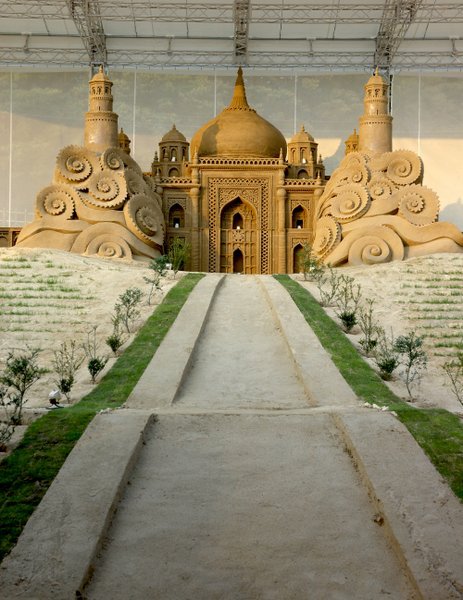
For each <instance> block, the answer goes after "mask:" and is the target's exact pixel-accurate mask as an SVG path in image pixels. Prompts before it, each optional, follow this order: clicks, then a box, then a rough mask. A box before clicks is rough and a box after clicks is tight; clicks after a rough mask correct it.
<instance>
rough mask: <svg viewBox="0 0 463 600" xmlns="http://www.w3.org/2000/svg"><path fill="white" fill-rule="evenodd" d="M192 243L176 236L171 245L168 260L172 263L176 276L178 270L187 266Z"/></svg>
mask: <svg viewBox="0 0 463 600" xmlns="http://www.w3.org/2000/svg"><path fill="white" fill-rule="evenodd" d="M190 252H191V245H190V244H189V243H188V242H187V241H185V240H184V239H182V238H174V239H173V240H172V241H171V243H170V246H169V252H168V253H167V258H168V262H170V263H171V265H172V271H173V272H174V277H175V276H176V275H177V273H178V271H179V270H180V269H182V268H185V265H186V263H187V262H188V260H189V258H190Z"/></svg>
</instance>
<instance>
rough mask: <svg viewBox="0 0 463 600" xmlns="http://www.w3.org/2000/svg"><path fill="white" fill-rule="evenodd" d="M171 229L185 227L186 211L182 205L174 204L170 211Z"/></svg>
mask: <svg viewBox="0 0 463 600" xmlns="http://www.w3.org/2000/svg"><path fill="white" fill-rule="evenodd" d="M169 227H175V229H179V228H180V227H185V211H184V210H183V208H182V207H181V206H180V204H174V205H173V206H172V208H171V209H170V210H169Z"/></svg>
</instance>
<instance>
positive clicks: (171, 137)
mask: <svg viewBox="0 0 463 600" xmlns="http://www.w3.org/2000/svg"><path fill="white" fill-rule="evenodd" d="M161 142H186V137H185V136H184V135H183V133H182V132H181V131H179V130H178V129H177V127H176V126H175V123H174V124H173V125H172V129H171V130H170V131H168V132H167V133H166V134H165V135H163V137H162V140H161Z"/></svg>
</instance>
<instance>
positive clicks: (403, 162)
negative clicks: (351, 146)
mask: <svg viewBox="0 0 463 600" xmlns="http://www.w3.org/2000/svg"><path fill="white" fill-rule="evenodd" d="M422 177H423V165H422V162H421V159H420V157H419V156H418V155H417V154H415V153H414V152H411V151H410V150H396V151H395V152H385V153H383V154H379V155H374V156H371V155H369V154H367V153H363V152H351V153H350V154H348V155H347V156H346V157H345V158H344V159H343V160H342V162H341V164H340V165H339V167H338V168H337V169H336V171H335V172H334V173H333V175H332V177H331V179H330V181H329V182H328V185H327V186H326V188H325V190H324V192H323V195H322V196H321V197H320V200H319V203H318V206H317V207H316V222H315V238H314V242H313V250H314V252H315V253H316V254H317V256H318V257H319V258H320V259H322V260H323V261H324V262H325V263H326V264H330V265H332V266H338V265H345V264H348V265H359V264H376V263H383V262H389V261H392V260H403V259H404V258H408V257H411V256H421V255H424V254H429V253H431V252H463V235H462V233H461V232H460V231H459V230H458V228H457V227H456V226H455V225H453V224H452V223H438V222H437V221H438V217H439V199H438V197H437V194H436V193H435V192H433V190H431V189H429V188H427V187H425V186H423V185H422Z"/></svg>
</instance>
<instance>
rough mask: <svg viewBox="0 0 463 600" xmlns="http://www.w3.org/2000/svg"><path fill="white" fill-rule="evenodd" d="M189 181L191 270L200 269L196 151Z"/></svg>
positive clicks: (198, 186)
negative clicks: (191, 184)
mask: <svg viewBox="0 0 463 600" xmlns="http://www.w3.org/2000/svg"><path fill="white" fill-rule="evenodd" d="M191 181H192V183H193V187H192V188H191V189H190V199H191V270H192V271H201V256H200V245H201V240H200V236H201V233H200V226H199V188H200V185H199V168H198V153H197V152H195V154H194V157H193V164H192V169H191Z"/></svg>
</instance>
